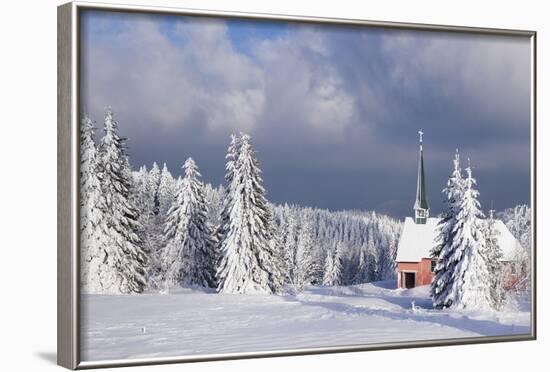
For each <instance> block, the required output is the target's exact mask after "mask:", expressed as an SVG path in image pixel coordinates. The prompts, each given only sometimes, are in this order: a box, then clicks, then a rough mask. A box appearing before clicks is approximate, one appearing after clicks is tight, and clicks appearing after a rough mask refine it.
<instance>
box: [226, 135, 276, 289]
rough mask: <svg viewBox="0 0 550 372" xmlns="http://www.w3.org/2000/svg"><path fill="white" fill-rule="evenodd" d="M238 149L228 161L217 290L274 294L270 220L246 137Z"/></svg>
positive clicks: (241, 140)
mask: <svg viewBox="0 0 550 372" xmlns="http://www.w3.org/2000/svg"><path fill="white" fill-rule="evenodd" d="M238 147H239V149H238V158H237V160H236V162H235V161H234V160H233V159H232V158H229V160H228V172H231V171H233V173H231V176H230V177H231V178H230V179H231V182H230V184H229V187H228V195H227V196H226V197H227V201H226V203H225V206H226V208H227V209H226V208H224V209H225V210H226V211H228V212H229V213H228V214H227V215H226V216H224V221H223V222H222V223H223V224H224V228H223V231H222V232H223V240H222V244H221V252H222V259H221V263H220V267H219V270H218V276H219V285H218V291H220V292H224V293H253V292H260V293H276V292H279V291H280V290H281V288H280V286H279V283H278V278H277V277H276V276H277V272H276V270H275V268H274V267H273V257H274V255H275V253H274V252H273V251H272V247H271V245H270V238H271V236H270V232H271V229H270V226H269V223H270V221H271V218H270V213H269V208H268V204H267V200H266V197H265V194H266V191H265V189H264V187H263V186H262V179H261V177H260V173H261V171H260V168H259V164H258V161H257V159H256V155H255V153H254V150H253V149H252V146H251V144H250V137H249V136H248V135H246V134H242V135H241V137H240V140H239V146H238ZM228 155H232V154H228ZM231 162H233V163H232V164H229V163H231ZM231 167H234V168H233V169H232V168H231Z"/></svg>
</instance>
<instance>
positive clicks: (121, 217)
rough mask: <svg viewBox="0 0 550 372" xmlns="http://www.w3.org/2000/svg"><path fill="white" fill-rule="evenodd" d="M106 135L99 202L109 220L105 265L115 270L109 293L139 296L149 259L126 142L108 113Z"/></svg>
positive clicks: (108, 112) (104, 138)
mask: <svg viewBox="0 0 550 372" xmlns="http://www.w3.org/2000/svg"><path fill="white" fill-rule="evenodd" d="M104 130H105V135H104V136H103V138H102V140H101V144H100V157H99V169H100V173H99V174H100V182H101V190H102V201H101V203H100V205H101V208H103V213H104V215H105V218H106V224H105V231H104V234H105V236H106V237H107V239H108V242H107V243H106V244H104V249H105V251H106V257H105V261H106V264H107V265H108V266H109V267H111V268H114V269H116V273H117V278H116V280H113V278H112V277H110V278H109V280H111V282H110V283H105V287H104V290H105V291H110V292H122V293H139V292H142V291H143V290H144V289H145V286H146V284H147V279H146V269H145V268H146V266H147V263H148V257H147V254H146V252H145V251H144V250H143V248H142V247H141V243H142V242H141V241H140V239H139V223H138V221H137V220H138V217H139V216H138V211H137V209H136V208H135V206H134V205H133V204H132V202H131V199H130V192H131V186H132V185H131V182H132V181H131V173H130V170H129V164H128V158H127V156H126V153H125V151H126V147H125V143H124V139H122V138H120V137H119V135H118V133H117V124H116V122H115V121H114V120H113V112H112V111H111V109H108V110H107V113H106V115H105V125H104Z"/></svg>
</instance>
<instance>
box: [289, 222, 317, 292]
mask: <svg viewBox="0 0 550 372" xmlns="http://www.w3.org/2000/svg"><path fill="white" fill-rule="evenodd" d="M314 248H315V241H314V238H313V230H312V228H311V223H309V222H307V221H305V222H304V223H303V224H302V226H301V227H300V231H299V234H298V239H297V241H296V244H295V254H294V255H293V256H294V261H293V262H292V266H293V268H292V278H291V283H290V284H291V285H292V289H293V290H294V292H301V291H303V289H304V287H305V286H306V285H309V284H311V283H312V282H313V281H314V280H315V274H316V273H317V271H318V267H317V262H315V255H314V253H313V252H314Z"/></svg>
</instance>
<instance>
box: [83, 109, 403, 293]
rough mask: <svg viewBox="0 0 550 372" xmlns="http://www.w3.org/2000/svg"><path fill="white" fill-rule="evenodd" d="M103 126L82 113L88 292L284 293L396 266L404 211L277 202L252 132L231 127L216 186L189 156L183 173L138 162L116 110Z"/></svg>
mask: <svg viewBox="0 0 550 372" xmlns="http://www.w3.org/2000/svg"><path fill="white" fill-rule="evenodd" d="M95 130H96V128H95V126H94V123H93V121H92V120H91V119H90V118H89V117H87V116H84V117H83V118H82V122H81V133H80V150H81V159H80V162H81V166H80V173H81V174H80V176H81V177H80V180H81V185H80V186H81V198H80V202H81V215H80V217H81V238H80V242H81V288H82V290H83V291H84V292H88V293H141V292H143V291H144V290H146V289H152V290H166V289H167V288H169V287H171V286H174V285H181V286H193V285H198V286H203V287H209V288H215V289H216V290H217V291H218V292H223V293H274V294H280V293H286V292H299V291H301V290H303V289H304V287H305V286H307V285H310V284H317V285H348V284H357V283H364V282H369V281H374V280H383V279H390V278H393V277H394V275H395V267H394V262H395V254H396V249H397V242H398V239H399V234H400V230H401V222H399V221H397V220H395V219H393V218H390V217H388V216H383V215H377V214H376V213H374V212H360V211H341V212H330V211H328V210H322V209H317V208H307V207H300V206H296V205H287V204H285V205H275V204H272V203H270V202H269V201H268V200H267V198H266V194H267V193H266V189H265V188H264V186H263V180H262V178H261V169H260V165H259V162H258V160H257V157H256V154H255V151H254V149H253V147H252V142H251V138H250V136H249V135H247V134H243V133H241V134H239V135H233V136H231V139H230V144H229V147H228V150H227V155H226V175H225V185H224V186H219V187H217V188H214V187H213V186H212V185H210V184H205V183H203V182H202V181H201V174H200V172H199V169H198V166H197V164H196V163H195V162H194V160H193V159H192V158H189V159H187V160H186V161H185V162H184V164H183V166H182V168H183V177H179V178H178V179H175V178H174V177H173V176H172V174H171V173H170V171H169V170H168V168H167V166H166V164H164V166H163V167H162V169H160V167H159V166H158V165H157V164H156V163H154V164H153V166H152V168H151V169H150V170H147V168H146V167H145V166H142V167H141V168H140V169H139V170H138V171H132V169H131V166H130V163H129V160H128V155H127V148H126V139H125V138H122V137H120V136H119V134H118V126H117V123H116V121H115V120H114V118H113V112H112V110H110V109H108V110H107V112H106V114H105V120H104V124H103V131H104V134H103V136H102V138H101V139H100V140H99V141H96V138H95V137H96V134H95ZM96 142H97V143H96Z"/></svg>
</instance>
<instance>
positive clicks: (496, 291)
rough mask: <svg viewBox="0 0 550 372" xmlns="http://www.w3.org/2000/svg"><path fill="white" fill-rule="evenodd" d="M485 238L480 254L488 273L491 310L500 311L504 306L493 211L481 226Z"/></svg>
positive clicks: (499, 253) (501, 270)
mask: <svg viewBox="0 0 550 372" xmlns="http://www.w3.org/2000/svg"><path fill="white" fill-rule="evenodd" d="M483 234H484V236H485V250H484V251H483V252H482V254H483V257H484V260H485V262H486V265H487V271H488V273H489V283H490V293H491V300H492V305H493V308H495V309H500V308H502V306H503V305H504V300H505V292H504V283H503V280H504V277H503V274H504V273H503V268H502V264H501V259H502V250H501V248H500V246H499V244H498V237H499V235H500V233H499V231H498V230H497V228H496V226H495V219H494V216H493V210H491V211H490V212H489V218H488V219H487V220H486V221H485V223H484V225H483Z"/></svg>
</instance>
